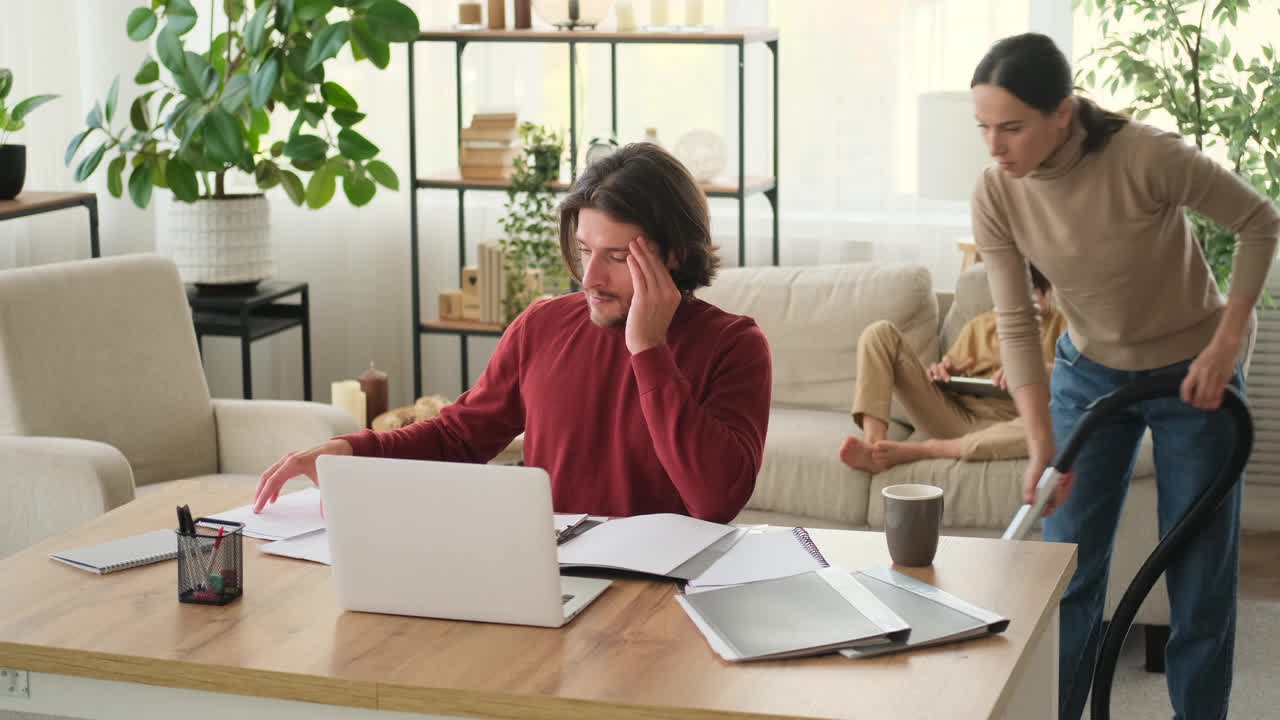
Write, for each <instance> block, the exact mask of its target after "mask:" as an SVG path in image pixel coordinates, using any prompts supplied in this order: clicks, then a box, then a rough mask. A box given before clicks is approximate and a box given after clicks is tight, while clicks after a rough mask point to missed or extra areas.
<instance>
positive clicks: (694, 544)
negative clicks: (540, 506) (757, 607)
mask: <svg viewBox="0 0 1280 720" xmlns="http://www.w3.org/2000/svg"><path fill="white" fill-rule="evenodd" d="M585 524H586V523H584V525H585ZM746 532H747V531H746V529H745V528H734V527H731V526H729V525H721V524H719V523H713V522H707V521H706V520H698V519H696V518H691V517H687V516H684V515H675V514H672V513H657V514H653V515H635V516H633V517H625V518H614V519H612V520H608V521H606V522H602V523H599V524H596V525H593V526H592V527H590V528H589V529H586V530H583V531H582V532H580V533H579V534H576V535H572V536H571V537H569V539H568V540H565V541H564V542H562V543H561V544H560V546H559V548H558V549H557V553H558V556H559V560H560V567H561V568H604V569H608V570H626V571H629V572H638V573H645V574H648V575H659V576H662V577H668V578H675V579H678V580H689V579H692V578H695V577H697V576H699V575H701V574H702V573H703V572H705V571H706V569H707V568H708V567H710V566H711V564H712V563H714V562H715V561H716V560H718V559H719V558H720V557H721V556H722V555H724V554H725V553H726V552H728V551H729V549H730V548H732V547H733V545H734V544H735V543H736V542H737V541H738V540H739V539H740V538H741V537H742V536H743V535H744V534H746Z"/></svg>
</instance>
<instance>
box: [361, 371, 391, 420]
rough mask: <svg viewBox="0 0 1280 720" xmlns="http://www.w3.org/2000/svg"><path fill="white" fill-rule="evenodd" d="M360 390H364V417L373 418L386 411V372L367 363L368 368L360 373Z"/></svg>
mask: <svg viewBox="0 0 1280 720" xmlns="http://www.w3.org/2000/svg"><path fill="white" fill-rule="evenodd" d="M359 380H360V390H361V391H363V392H364V403H365V405H364V407H365V410H364V419H365V422H366V423H369V424H372V423H373V419H374V418H376V417H378V416H379V415H381V414H382V413H384V412H386V411H387V374H386V373H384V372H382V371H381V370H379V369H377V368H375V367H374V366H373V362H370V363H369V369H368V370H365V371H364V372H362V373H360V378H359Z"/></svg>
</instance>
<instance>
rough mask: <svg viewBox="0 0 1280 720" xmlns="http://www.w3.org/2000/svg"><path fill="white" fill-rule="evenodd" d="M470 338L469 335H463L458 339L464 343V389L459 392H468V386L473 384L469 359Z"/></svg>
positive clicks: (462, 386) (462, 385)
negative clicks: (468, 346)
mask: <svg viewBox="0 0 1280 720" xmlns="http://www.w3.org/2000/svg"><path fill="white" fill-rule="evenodd" d="M468 337H469V336H467V335H462V336H461V337H459V338H458V340H459V341H461V343H462V384H461V386H460V387H461V388H462V389H461V390H460V391H459V392H466V391H467V386H468V385H469V384H470V382H471V371H470V369H469V367H470V364H471V363H470V362H468V358H467V339H468Z"/></svg>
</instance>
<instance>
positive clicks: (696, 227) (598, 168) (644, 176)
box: [560, 143, 720, 293]
mask: <svg viewBox="0 0 1280 720" xmlns="http://www.w3.org/2000/svg"><path fill="white" fill-rule="evenodd" d="M584 208H590V209H593V210H599V211H600V212H603V213H604V214H606V215H608V216H609V217H610V218H611V219H612V220H614V221H615V222H620V223H628V224H632V225H638V226H640V228H641V229H642V230H643V231H644V236H645V237H646V238H648V239H649V241H650V242H652V243H653V244H655V245H657V246H658V257H661V258H670V259H672V260H674V261H675V265H676V267H675V269H673V270H672V271H671V277H672V279H673V280H675V283H676V287H677V288H679V289H680V291H681V292H684V293H688V292H692V291H693V290H696V289H697V288H700V287H705V286H707V285H710V284H711V279H712V278H714V277H715V274H716V269H717V268H718V267H719V266H720V258H719V257H718V256H717V255H716V249H715V247H714V246H713V245H712V244H711V219H710V214H709V212H708V210H707V196H706V195H705V194H704V193H703V192H702V188H700V187H698V183H697V182H695V181H694V179H693V176H692V175H690V174H689V171H688V170H687V169H685V167H684V165H681V164H680V161H679V160H676V159H675V158H674V157H672V156H671V154H670V153H668V152H667V151H666V150H663V149H662V148H660V147H658V146H657V145H654V144H652V143H633V144H630V145H626V146H624V147H622V148H620V149H619V150H618V151H617V152H614V153H613V154H611V155H609V156H608V157H605V158H603V159H601V160H597V161H596V162H594V163H592V164H591V165H590V166H589V167H588V168H587V169H586V170H584V171H583V173H582V175H581V176H580V177H578V180H577V182H575V183H574V184H573V187H572V188H570V190H569V194H568V195H567V196H565V198H564V200H562V201H561V202H560V254H561V256H563V258H564V262H565V265H567V266H568V268H569V272H570V273H572V274H573V276H574V277H575V278H577V280H578V281H579V282H581V281H582V267H581V264H580V263H579V259H578V240H577V237H576V235H577V229H578V212H579V211H580V210H582V209H584Z"/></svg>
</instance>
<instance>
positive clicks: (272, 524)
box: [207, 487, 325, 540]
mask: <svg viewBox="0 0 1280 720" xmlns="http://www.w3.org/2000/svg"><path fill="white" fill-rule="evenodd" d="M207 517H212V518H217V519H219V520H232V521H234V522H242V523H244V530H243V531H242V532H243V533H244V535H245V536H246V537H251V538H259V539H261V540H283V539H285V538H291V537H297V536H298V535H302V534H304V533H309V532H313V531H315V530H319V529H321V528H323V527H324V526H325V522H324V515H323V514H321V512H320V488H315V487H309V488H307V489H305V490H299V491H297V492H294V493H289V494H288V495H281V496H280V497H279V499H277V500H276V501H275V502H274V503H272V504H271V505H268V506H266V507H265V508H263V509H262V512H261V513H258V514H255V513H254V512H253V504H252V503H250V504H248V505H242V506H240V507H238V508H233V509H231V510H226V511H224V512H220V513H216V514H211V515H208V516H207Z"/></svg>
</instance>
